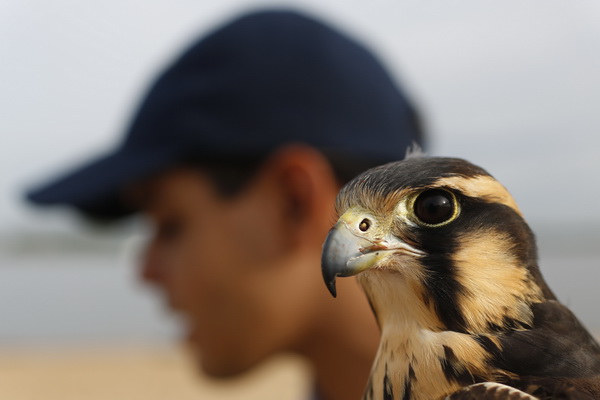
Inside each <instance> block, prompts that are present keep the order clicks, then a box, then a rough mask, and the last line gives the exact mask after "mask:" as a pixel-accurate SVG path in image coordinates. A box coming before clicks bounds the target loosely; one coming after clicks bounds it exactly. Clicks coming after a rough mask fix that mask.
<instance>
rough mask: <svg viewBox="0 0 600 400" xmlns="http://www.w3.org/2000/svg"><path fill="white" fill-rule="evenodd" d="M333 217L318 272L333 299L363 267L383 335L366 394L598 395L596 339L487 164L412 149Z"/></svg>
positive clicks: (371, 176) (350, 194)
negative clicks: (548, 273)
mask: <svg viewBox="0 0 600 400" xmlns="http://www.w3.org/2000/svg"><path fill="white" fill-rule="evenodd" d="M336 212H337V215H338V216H339V219H338V221H337V223H336V224H335V226H334V227H333V228H332V229H331V231H330V232H329V234H328V236H327V239H326V241H325V243H324V245H323V255H322V270H323V278H324V280H325V283H326V285H327V286H328V288H329V290H330V292H331V294H332V295H333V296H334V297H335V296H336V288H335V280H336V277H337V276H340V277H346V276H353V275H357V280H358V282H359V283H360V285H361V286H362V287H363V289H364V291H365V293H366V295H367V297H368V299H369V302H370V304H371V307H372V309H373V312H374V314H375V316H376V318H377V322H378V324H379V327H380V329H381V340H380V344H379V349H378V352H377V355H376V357H375V361H374V364H373V367H372V370H371V376H370V378H369V381H368V384H367V387H366V390H365V394H364V399H367V400H376V399H377V400H379V399H384V400H388V399H390V400H391V399H394V400H400V399H402V400H409V399H414V400H438V399H440V400H443V399H450V400H464V399H473V400H475V399H478V400H485V399H490V400H492V399H498V400H500V399H514V400H517V399H522V400H526V399H527V400H533V399H586V400H587V399H600V346H599V345H598V343H597V342H596V341H595V340H594V339H593V337H592V336H591V335H590V334H589V333H588V332H587V331H586V329H585V328H584V327H583V326H582V324H581V323H580V322H579V321H578V320H577V318H576V317H575V316H574V315H573V313H572V312H571V311H569V309H567V307H565V306H564V305H562V304H561V303H560V302H558V300H557V299H556V297H555V295H554V294H553V293H552V291H551V290H550V288H549V287H548V285H547V284H546V282H545V281H544V279H543V277H542V275H541V274H540V270H539V268H538V264H537V250H536V244H535V239H534V235H533V233H532V231H531V229H530V228H529V226H528V225H527V223H526V222H525V220H524V218H523V215H522V213H521V211H520V210H519V208H518V206H517V204H516V203H515V201H514V200H513V198H512V197H511V195H510V194H509V193H508V191H507V190H506V189H505V188H504V187H503V186H502V185H501V184H500V183H499V182H498V181H496V180H495V179H494V178H493V177H492V176H491V175H490V174H488V173H487V172H486V171H485V170H483V169H482V168H480V167H477V166H475V165H473V164H471V163H469V162H467V161H464V160H461V159H456V158H435V157H432V158H428V157H409V158H407V159H405V160H404V161H400V162H395V163H390V164H386V165H383V166H380V167H376V168H373V169H371V170H368V171H366V172H365V173H363V174H362V175H359V176H358V177H356V178H355V179H354V180H352V181H351V182H349V183H348V184H347V185H346V186H344V187H343V188H342V190H341V191H340V193H339V194H338V197H337V200H336ZM566 267H568V266H566Z"/></svg>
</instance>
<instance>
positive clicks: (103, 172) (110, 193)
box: [26, 148, 179, 218]
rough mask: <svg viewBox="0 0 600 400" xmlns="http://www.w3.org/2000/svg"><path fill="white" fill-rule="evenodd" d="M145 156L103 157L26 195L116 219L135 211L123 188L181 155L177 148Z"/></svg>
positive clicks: (124, 153) (42, 202) (44, 202)
mask: <svg viewBox="0 0 600 400" xmlns="http://www.w3.org/2000/svg"><path fill="white" fill-rule="evenodd" d="M149 150H151V151H148V152H147V153H144V152H139V151H138V152H135V153H133V152H128V151H126V150H120V151H117V152H115V153H112V154H108V155H105V156H103V157H100V158H98V159H96V160H94V161H92V162H90V163H88V164H85V165H83V166H82V167H80V168H78V169H76V170H75V171H74V172H72V173H70V174H67V175H65V176H63V177H61V178H59V179H57V180H55V181H52V182H51V183H50V184H47V185H44V186H41V187H38V188H35V189H33V190H31V191H28V192H27V193H26V198H27V199H28V200H29V201H31V202H33V203H36V204H39V205H67V206H72V207H75V208H77V209H79V210H80V211H82V212H83V213H85V214H87V215H88V216H91V217H97V218H116V217H120V216H124V215H127V214H129V213H131V212H132V211H133V210H132V209H131V208H130V207H127V205H126V204H124V203H123V201H122V199H121V193H122V190H123V188H125V187H126V186H127V185H128V184H131V183H132V182H135V181H136V180H140V179H143V178H145V177H148V176H151V175H153V174H155V173H158V172H159V171H161V170H164V169H165V168H166V167H168V166H169V165H171V164H173V163H174V162H175V161H176V160H177V158H178V156H179V154H178V151H177V150H176V149H175V148H171V149H168V148H164V149H162V150H161V151H156V149H149Z"/></svg>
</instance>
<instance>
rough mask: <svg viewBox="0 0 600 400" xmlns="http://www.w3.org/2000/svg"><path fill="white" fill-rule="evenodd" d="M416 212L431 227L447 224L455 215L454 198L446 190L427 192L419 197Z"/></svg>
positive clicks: (415, 207) (415, 205)
mask: <svg viewBox="0 0 600 400" xmlns="http://www.w3.org/2000/svg"><path fill="white" fill-rule="evenodd" d="M414 212H415V215H416V216H417V218H419V220H421V221H422V222H424V223H426V224H429V225H437V224H441V223H443V222H446V221H447V220H449V219H450V218H452V216H453V215H454V203H453V201H452V196H451V195H450V193H448V192H446V191H444V190H427V191H425V192H423V193H421V194H420V195H419V197H417V200H416V201H415V204H414Z"/></svg>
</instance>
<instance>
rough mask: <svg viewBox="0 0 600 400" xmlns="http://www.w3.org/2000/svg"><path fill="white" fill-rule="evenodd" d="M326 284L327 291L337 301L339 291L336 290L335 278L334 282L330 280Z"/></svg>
mask: <svg viewBox="0 0 600 400" xmlns="http://www.w3.org/2000/svg"><path fill="white" fill-rule="evenodd" d="M326 284H327V289H328V290H329V293H331V295H332V296H333V298H334V299H335V298H336V297H337V290H336V288H335V278H333V279H332V280H330V281H329V282H327V283H326Z"/></svg>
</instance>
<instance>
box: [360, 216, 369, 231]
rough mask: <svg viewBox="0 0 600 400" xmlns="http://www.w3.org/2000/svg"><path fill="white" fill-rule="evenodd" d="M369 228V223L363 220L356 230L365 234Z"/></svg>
mask: <svg viewBox="0 0 600 400" xmlns="http://www.w3.org/2000/svg"><path fill="white" fill-rule="evenodd" d="M370 226H371V221H369V220H368V219H366V218H365V219H363V220H362V221H361V222H360V224H359V225H358V229H360V230H361V231H363V232H366V231H367V230H368V229H369V227H370Z"/></svg>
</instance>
